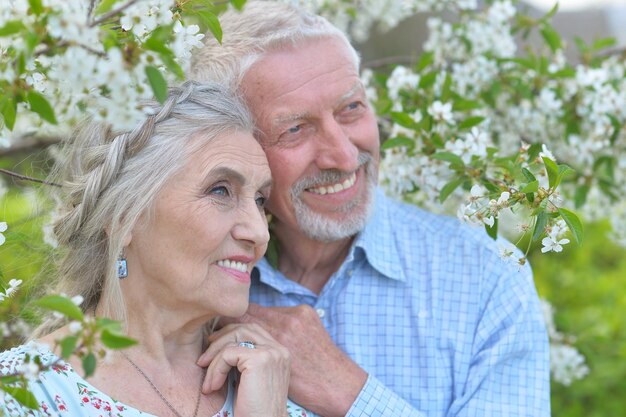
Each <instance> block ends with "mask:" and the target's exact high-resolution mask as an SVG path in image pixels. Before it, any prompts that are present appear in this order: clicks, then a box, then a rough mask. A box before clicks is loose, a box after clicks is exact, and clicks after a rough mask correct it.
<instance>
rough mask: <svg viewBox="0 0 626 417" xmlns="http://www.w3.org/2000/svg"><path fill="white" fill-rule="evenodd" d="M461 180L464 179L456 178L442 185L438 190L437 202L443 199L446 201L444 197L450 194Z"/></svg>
mask: <svg viewBox="0 0 626 417" xmlns="http://www.w3.org/2000/svg"><path fill="white" fill-rule="evenodd" d="M463 181H465V179H464V178H462V177H461V178H456V179H454V180H452V181H450V182H449V183H447V184H446V185H444V186H443V188H442V189H441V191H440V192H439V202H440V203H443V202H444V201H446V198H448V196H449V195H450V194H452V192H453V191H454V190H456V189H457V187H458V186H459V185H461V184H463Z"/></svg>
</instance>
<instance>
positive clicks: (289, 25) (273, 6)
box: [188, 1, 360, 91]
mask: <svg viewBox="0 0 626 417" xmlns="http://www.w3.org/2000/svg"><path fill="white" fill-rule="evenodd" d="M220 24H221V26H222V30H223V32H224V36H223V38H222V43H221V44H220V43H218V42H217V41H216V40H215V38H214V37H213V36H211V35H207V36H206V37H205V38H204V39H205V40H204V45H203V46H202V48H200V49H196V50H195V51H194V53H193V55H192V58H191V69H190V71H189V74H188V78H189V79H193V80H198V81H217V82H219V83H221V84H224V85H228V86H230V88H231V89H232V90H233V91H238V89H239V87H240V85H241V81H242V80H243V77H244V75H245V74H246V72H247V71H248V69H250V67H251V66H252V65H253V64H254V63H255V62H257V61H258V60H259V59H261V58H262V57H263V56H264V55H265V54H267V53H269V52H272V51H276V50H280V49H282V48H288V47H294V46H296V47H297V46H298V45H300V44H301V43H303V42H306V41H308V40H311V39H326V38H335V39H338V40H339V41H341V42H342V43H343V44H344V45H345V46H346V48H347V49H348V51H349V53H350V55H351V56H352V60H353V63H354V67H355V69H356V70H357V71H358V69H359V64H360V58H359V54H358V53H357V51H356V50H355V49H354V47H353V46H352V45H351V44H350V41H349V40H348V38H347V36H346V35H345V33H343V32H342V31H341V30H339V29H338V28H337V27H335V26H333V25H332V24H331V23H330V22H329V21H328V20H326V19H325V18H323V17H321V16H318V15H315V14H312V13H309V12H307V11H305V10H304V9H302V8H300V7H297V6H295V5H292V4H286V3H281V2H277V1H248V2H247V3H246V5H245V6H244V9H243V11H241V12H239V11H236V10H229V11H227V12H226V13H224V14H223V15H221V16H220Z"/></svg>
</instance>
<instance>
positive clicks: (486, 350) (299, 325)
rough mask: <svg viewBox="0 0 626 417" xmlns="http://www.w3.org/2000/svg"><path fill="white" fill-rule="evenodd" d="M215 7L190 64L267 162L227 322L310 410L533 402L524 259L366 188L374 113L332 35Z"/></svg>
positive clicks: (518, 411) (543, 409) (373, 150)
mask: <svg viewBox="0 0 626 417" xmlns="http://www.w3.org/2000/svg"><path fill="white" fill-rule="evenodd" d="M220 21H221V23H222V27H223V30H224V37H223V44H222V45H219V44H217V42H215V41H214V40H209V41H208V42H207V44H206V45H205V47H204V48H203V49H201V50H200V51H199V52H198V53H197V54H196V55H195V56H194V59H193V63H192V70H191V74H190V77H191V78H194V79H197V80H200V81H202V80H209V79H211V80H218V81H221V82H223V83H226V84H229V85H230V86H231V87H232V88H233V89H235V90H237V91H238V92H239V93H240V94H242V95H243V97H244V98H245V100H246V101H247V103H248V105H249V107H250V110H251V112H252V113H253V116H254V119H255V123H256V125H257V128H258V133H257V139H258V140H259V142H260V143H261V144H262V146H263V148H264V150H265V152H266V154H267V157H268V160H269V163H270V167H271V170H272V173H273V179H274V183H273V189H272V193H271V197H270V200H269V203H268V209H269V211H270V212H271V214H272V216H273V220H272V223H271V232H272V236H273V242H274V249H275V251H276V252H274V254H276V255H277V256H276V257H271V256H269V255H268V257H267V258H266V259H264V260H262V261H261V262H260V264H259V265H258V274H257V275H256V276H255V277H254V278H253V282H252V289H251V298H252V301H254V302H256V303H258V305H256V304H253V305H251V307H250V309H249V310H248V313H247V314H246V315H245V316H244V317H242V318H241V321H244V322H252V323H258V324H259V325H261V326H263V327H264V328H266V329H267V330H269V331H270V333H271V334H272V335H274V336H275V337H276V338H277V339H278V340H279V341H280V342H281V343H282V344H284V345H285V346H287V347H288V348H289V350H290V352H291V355H292V373H291V385H290V390H289V393H290V397H291V398H292V399H293V400H294V401H296V402H298V403H299V404H301V405H302V406H304V407H306V408H308V409H310V410H311V411H313V412H315V413H317V414H320V415H323V416H343V415H349V416H428V417H431V416H459V417H460V416H499V417H500V416H529V417H530V416H532V417H538V416H548V415H549V414H550V403H549V362H548V357H549V350H548V343H547V336H546V332H545V328H544V325H543V320H542V315H541V312H540V307H539V302H538V298H537V295H536V292H535V289H534V285H533V281H532V276H531V273H530V270H529V269H528V268H524V269H523V270H522V271H518V270H517V268H516V267H514V266H511V265H510V264H506V263H505V262H503V261H502V260H501V259H500V258H499V256H498V251H497V248H496V245H495V243H494V242H493V241H491V240H490V239H489V238H488V237H487V236H485V235H484V233H483V232H482V231H481V230H478V229H473V228H469V227H467V226H464V225H462V224H460V223H459V222H458V221H457V220H456V219H452V218H447V217H443V216H438V215H433V214H430V213H427V212H424V211H422V210H420V209H418V208H416V207H412V206H407V205H403V204H399V203H396V202H392V201H390V200H389V199H387V198H386V197H385V196H384V195H383V194H382V193H381V192H380V191H379V190H377V188H376V182H377V170H378V161H379V134H378V128H377V123H376V119H375V116H374V114H373V111H372V109H371V107H370V106H369V104H368V102H367V98H366V95H365V91H364V87H363V85H362V83H361V81H360V79H359V58H358V54H357V53H356V52H355V50H354V49H353V47H352V46H351V45H350V43H349V41H348V40H347V39H346V37H345V35H344V34H343V33H342V32H340V31H339V30H337V29H336V28H335V27H333V26H332V25H330V24H329V23H328V22H327V21H326V20H324V19H322V18H320V17H318V16H314V15H309V14H306V13H304V12H303V11H301V10H299V9H297V8H295V7H293V6H289V5H285V4H282V3H277V2H262V1H253V2H248V4H247V5H246V6H245V9H244V11H243V13H238V12H229V13H227V14H225V15H224V16H223V17H222V18H221V19H220ZM271 258H274V260H275V261H276V262H273V261H272V260H270V259H271ZM261 306H264V307H261Z"/></svg>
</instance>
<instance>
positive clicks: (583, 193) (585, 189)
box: [574, 184, 590, 208]
mask: <svg viewBox="0 0 626 417" xmlns="http://www.w3.org/2000/svg"><path fill="white" fill-rule="evenodd" d="M589 189H590V187H589V186H588V185H586V184H585V185H581V186H580V187H576V192H575V193H574V206H575V207H576V208H580V207H582V206H583V205H584V204H585V202H586V201H587V195H588V194H589Z"/></svg>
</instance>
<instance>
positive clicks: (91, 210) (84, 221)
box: [0, 83, 304, 417]
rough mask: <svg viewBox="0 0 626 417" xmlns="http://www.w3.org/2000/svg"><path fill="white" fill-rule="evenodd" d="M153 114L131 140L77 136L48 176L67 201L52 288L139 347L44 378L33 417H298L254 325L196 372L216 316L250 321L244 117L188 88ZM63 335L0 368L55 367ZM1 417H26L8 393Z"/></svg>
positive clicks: (260, 203) (257, 176) (259, 245)
mask: <svg viewBox="0 0 626 417" xmlns="http://www.w3.org/2000/svg"><path fill="white" fill-rule="evenodd" d="M150 106H151V109H150V110H151V111H150V112H149V114H150V116H149V117H148V118H147V120H145V121H144V122H143V123H142V124H141V125H140V126H138V127H136V128H135V129H134V130H132V131H127V132H114V131H112V130H111V128H110V127H109V126H106V125H104V124H102V123H94V122H92V123H88V124H86V125H85V126H84V127H82V128H81V129H79V131H78V132H77V134H76V135H75V136H74V138H73V139H72V140H71V141H70V142H69V144H68V146H67V149H68V152H65V153H64V155H65V158H61V160H60V161H59V163H58V165H57V167H58V168H57V174H56V175H55V177H54V178H56V180H57V181H59V182H61V183H62V185H63V187H62V190H63V191H62V200H61V201H62V202H63V203H64V204H65V211H64V212H63V213H62V217H61V218H60V219H59V220H58V222H57V224H56V226H55V232H56V234H57V236H58V240H59V243H60V245H61V246H63V247H65V248H66V255H65V258H64V259H63V260H62V262H61V265H60V268H59V281H60V284H59V286H58V288H57V289H56V292H64V293H66V294H70V295H75V294H79V295H81V296H82V297H83V298H84V302H83V303H82V305H81V307H82V308H83V309H84V311H85V313H86V314H90V315H93V316H95V317H110V318H114V319H117V320H121V321H122V323H123V324H124V327H125V330H126V332H127V334H128V335H129V336H130V337H132V338H134V339H136V340H137V341H138V342H139V343H138V344H137V345H136V346H133V347H132V348H129V349H126V350H123V351H115V352H110V353H109V356H108V357H107V358H106V360H103V361H101V363H99V364H98V367H97V370H96V372H95V374H94V375H93V376H91V377H89V378H87V379H84V378H82V377H81V376H80V375H79V373H78V372H76V371H75V370H74V369H80V365H79V362H78V360H76V361H74V360H70V361H69V363H65V362H57V364H56V365H55V366H53V367H49V368H47V369H45V370H44V371H43V373H42V374H41V375H40V377H39V380H38V381H31V383H30V386H29V388H30V390H32V392H33V393H34V395H35V397H36V398H37V401H38V403H39V405H40V408H41V410H40V411H38V412H37V413H39V414H38V415H51V414H52V415H54V414H59V415H61V416H63V415H68V416H103V415H105V416H119V417H129V416H146V415H157V416H169V417H183V416H185V417H187V416H194V417H195V416H200V415H202V416H220V417H222V416H232V415H234V416H235V417H243V416H287V415H288V413H290V414H291V415H294V416H295V415H303V414H304V412H303V411H302V410H299V409H298V408H297V407H295V406H293V405H290V406H288V405H287V389H288V383H289V355H288V352H287V350H286V349H285V348H283V347H282V346H281V345H279V344H278V343H277V342H276V341H275V340H274V339H273V338H272V337H271V336H270V334H269V333H267V332H266V331H264V330H263V329H261V328H260V327H257V326H252V325H231V326H228V327H226V328H225V329H223V330H222V331H220V333H219V334H216V336H219V337H218V340H216V341H214V342H213V344H214V346H219V351H218V352H216V353H215V354H214V355H213V357H212V361H211V363H210V365H209V366H208V368H206V369H203V368H202V367H200V366H198V365H197V364H196V361H197V360H198V358H199V357H200V355H201V354H202V352H204V351H205V350H206V349H207V343H208V342H207V340H208V334H209V333H210V332H211V329H212V324H213V323H215V321H216V319H218V318H219V316H229V317H237V316H240V315H242V314H243V313H244V312H245V311H246V309H247V307H248V291H249V286H250V272H251V270H252V267H253V265H254V263H255V262H256V261H257V260H258V259H259V258H260V257H261V256H262V255H263V253H264V251H265V249H266V246H267V242H268V238H269V235H268V231H267V222H266V218H265V214H264V208H263V207H264V204H265V201H266V199H267V198H268V194H269V192H270V185H271V174H270V170H269V167H268V163H267V160H266V158H265V155H264V153H263V151H262V149H261V147H260V146H259V145H258V144H257V142H256V141H255V140H254V138H253V136H252V133H251V132H252V129H253V127H252V122H251V120H250V117H249V115H248V113H247V111H246V109H245V108H244V107H243V106H242V105H241V104H240V103H239V102H238V101H237V100H236V99H234V98H232V97H230V96H229V95H228V94H226V92H225V91H224V90H223V89H222V88H221V87H219V86H217V85H204V86H202V85H198V84H194V83H186V84H185V85H183V86H182V87H181V88H175V89H171V91H170V94H169V97H168V99H167V100H166V102H165V103H164V104H163V105H162V106H160V105H157V104H156V103H151V105H150ZM50 331H52V333H50ZM69 332H70V330H69V329H68V326H67V325H66V326H63V327H60V328H59V323H53V322H50V323H44V325H43V330H40V331H39V335H41V336H40V337H39V338H38V339H37V343H36V344H28V345H24V346H21V347H18V348H14V349H12V350H10V351H7V352H4V353H3V354H2V355H1V356H0V372H1V373H3V374H9V373H12V372H15V371H16V370H19V369H20V366H21V364H23V362H24V357H25V355H26V354H31V353H32V352H33V350H37V352H38V353H37V354H38V355H40V358H41V360H42V362H43V363H44V364H50V363H55V361H58V359H59V357H58V355H59V352H58V351H55V350H54V349H55V346H56V345H57V343H56V341H57V340H59V339H60V338H62V337H64V336H66V335H68V334H69ZM44 333H47V334H45V335H43V334H44ZM46 345H47V346H51V348H47V347H46ZM56 349H58V347H56ZM203 384H204V390H203V389H202V386H203ZM203 391H204V392H203ZM0 397H1V396H0ZM288 409H289V412H288V411H287V410H288ZM3 413H4V414H6V415H26V414H28V415H32V414H30V413H31V411H29V410H28V409H26V408H22V407H21V406H20V405H19V404H18V403H17V402H16V401H15V400H14V399H13V398H12V397H11V396H9V395H5V396H4V398H2V399H0V415H4V414H3ZM37 413H35V414H37Z"/></svg>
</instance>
